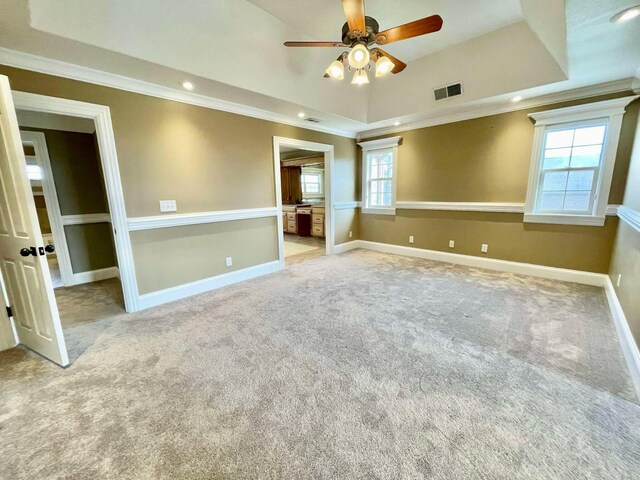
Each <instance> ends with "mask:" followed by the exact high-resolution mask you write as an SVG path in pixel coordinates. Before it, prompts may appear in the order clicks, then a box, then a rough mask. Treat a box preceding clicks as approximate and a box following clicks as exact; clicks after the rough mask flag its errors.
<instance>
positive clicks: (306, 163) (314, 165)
mask: <svg viewBox="0 0 640 480" xmlns="http://www.w3.org/2000/svg"><path fill="white" fill-rule="evenodd" d="M332 167H333V145H326V144H319V143H314V142H306V141H302V140H296V139H290V138H282V137H274V168H275V172H276V201H277V205H278V240H279V242H278V243H279V248H280V262H281V264H282V266H283V267H284V266H290V265H294V264H298V263H301V262H304V261H307V260H310V259H312V258H316V257H319V256H322V255H330V254H331V253H333V247H334V242H335V240H334V230H333V208H332V202H331V199H332V198H333V196H332V190H331V188H332V183H333V182H332V181H331V180H332V177H331V173H332Z"/></svg>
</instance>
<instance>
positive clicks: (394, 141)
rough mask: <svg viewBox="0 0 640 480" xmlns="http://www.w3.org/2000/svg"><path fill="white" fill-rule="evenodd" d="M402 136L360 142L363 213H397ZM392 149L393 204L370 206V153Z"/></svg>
mask: <svg viewBox="0 0 640 480" xmlns="http://www.w3.org/2000/svg"><path fill="white" fill-rule="evenodd" d="M401 140H402V137H389V138H381V139H379V140H370V141H368V142H360V143H358V145H359V146H360V147H361V148H362V208H361V212H362V213H372V214H378V215H395V214H396V201H397V196H398V145H399V144H400V141H401ZM388 149H391V151H392V153H393V165H392V167H391V172H392V174H391V205H390V206H389V207H370V206H369V196H370V195H369V180H370V178H369V176H370V168H369V153H370V152H374V151H376V150H388Z"/></svg>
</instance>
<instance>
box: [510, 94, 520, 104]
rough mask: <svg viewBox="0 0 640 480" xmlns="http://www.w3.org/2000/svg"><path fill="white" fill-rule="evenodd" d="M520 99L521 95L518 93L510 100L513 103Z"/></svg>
mask: <svg viewBox="0 0 640 480" xmlns="http://www.w3.org/2000/svg"><path fill="white" fill-rule="evenodd" d="M520 100H522V97H521V96H520V95H518V96H517V97H513V98H512V99H511V101H512V102H513V103H518V102H519V101H520Z"/></svg>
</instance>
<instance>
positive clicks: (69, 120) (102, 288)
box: [16, 109, 125, 362]
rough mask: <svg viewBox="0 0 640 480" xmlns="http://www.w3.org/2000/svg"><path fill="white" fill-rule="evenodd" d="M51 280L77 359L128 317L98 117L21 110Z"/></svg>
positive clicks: (69, 345)
mask: <svg viewBox="0 0 640 480" xmlns="http://www.w3.org/2000/svg"><path fill="white" fill-rule="evenodd" d="M16 116H17V119H18V125H19V127H20V135H21V138H22V145H23V148H24V153H25V160H26V163H27V175H28V176H29V181H30V186H31V189H32V193H33V197H34V203H35V206H36V212H37V216H38V223H39V225H40V231H41V233H42V238H43V242H44V245H45V249H48V250H49V251H48V254H47V256H46V259H47V263H48V267H49V272H50V275H51V283H52V285H53V288H54V294H55V298H56V303H57V306H58V312H59V315H60V320H61V323H62V330H63V333H64V335H65V339H66V344H67V350H68V354H69V360H70V361H71V362H73V361H74V360H75V359H76V358H78V357H79V356H80V355H81V354H82V352H84V350H85V349H86V348H87V347H88V346H89V345H91V344H93V342H94V341H95V338H96V337H97V335H98V334H99V333H100V332H101V331H102V330H103V329H104V328H106V326H108V324H109V322H108V321H106V320H107V319H108V318H110V317H113V316H114V315H118V314H121V313H124V312H125V310H124V298H123V294H122V285H121V283H120V279H119V274H118V267H117V264H118V262H117V254H116V251H115V247H114V241H113V235H112V233H111V232H112V229H111V215H110V213H109V207H108V203H107V199H106V190H105V184H104V178H103V176H102V173H101V160H100V150H99V148H98V143H97V139H96V133H95V122H94V121H93V120H92V119H86V118H77V117H72V116H67V115H58V114H49V113H42V112H36V111H25V110H19V109H18V110H16Z"/></svg>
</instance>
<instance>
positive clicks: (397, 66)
mask: <svg viewBox="0 0 640 480" xmlns="http://www.w3.org/2000/svg"><path fill="white" fill-rule="evenodd" d="M373 50H374V51H375V53H376V57H387V58H388V59H389V60H391V63H393V65H394V67H393V69H392V70H391V73H400V72H401V71H403V70H404V69H405V68H407V64H406V63H404V62H403V61H402V60H398V59H397V58H396V57H394V56H393V55H390V54H388V53H387V52H385V51H384V50H382V49H381V48H378V47H376V48H374V49H373ZM376 61H377V58H376Z"/></svg>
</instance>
